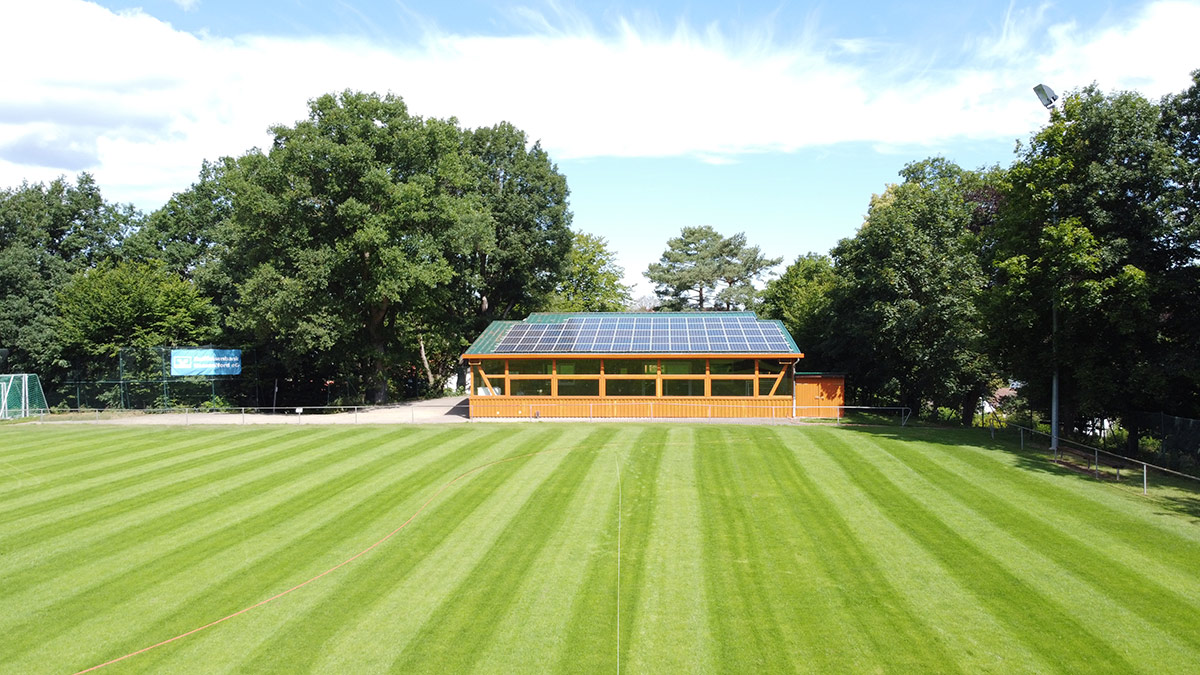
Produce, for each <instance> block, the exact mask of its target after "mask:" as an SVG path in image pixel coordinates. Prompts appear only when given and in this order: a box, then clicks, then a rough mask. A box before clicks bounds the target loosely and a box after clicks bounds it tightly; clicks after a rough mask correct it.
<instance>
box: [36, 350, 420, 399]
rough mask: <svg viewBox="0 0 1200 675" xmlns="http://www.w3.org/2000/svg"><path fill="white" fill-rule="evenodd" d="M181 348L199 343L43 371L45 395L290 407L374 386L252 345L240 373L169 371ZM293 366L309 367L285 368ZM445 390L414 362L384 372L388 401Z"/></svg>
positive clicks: (359, 375)
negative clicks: (52, 373)
mask: <svg viewBox="0 0 1200 675" xmlns="http://www.w3.org/2000/svg"><path fill="white" fill-rule="evenodd" d="M179 349H197V347H192V346H188V347H172V346H162V347H127V348H124V349H121V350H120V351H119V352H118V353H117V354H116V355H115V356H112V357H96V358H91V359H87V360H86V361H80V362H79V363H74V364H72V367H70V368H69V369H68V370H67V371H66V372H65V373H63V374H60V375H56V376H54V377H45V376H43V380H42V381H43V386H44V387H45V390H46V398H47V400H48V401H49V403H50V406H51V407H53V408H55V409H81V408H87V409H93V408H99V409H105V410H153V409H163V408H201V407H206V408H243V407H245V408H274V407H280V408H288V407H295V406H308V407H313V406H362V405H365V404H366V403H367V396H366V393H367V392H368V391H370V390H371V387H370V386H369V385H368V383H367V377H366V375H365V371H363V372H350V373H336V372H335V373H327V372H322V368H321V366H320V364H303V363H302V364H299V365H297V364H291V366H290V367H289V365H288V364H284V363H283V362H281V361H280V360H279V359H278V358H277V357H275V356H273V355H272V354H270V352H269V350H261V351H260V350H258V349H254V348H246V349H242V350H241V352H242V358H241V373H240V374H238V375H199V376H196V375H189V376H179V375H172V374H171V353H172V351H173V350H179ZM202 349H213V350H217V351H219V350H221V349H224V348H214V347H203V348H202ZM295 371H300V372H306V373H312V374H310V375H305V376H302V377H296V376H294V375H291V374H290V373H291V372H295ZM442 391H443V388H442V387H441V386H437V387H431V386H430V385H429V383H428V381H427V379H426V378H425V376H424V373H423V372H420V371H419V370H418V369H416V368H415V367H413V368H395V369H393V371H392V372H390V373H389V377H388V400H391V401H405V400H413V399H421V398H427V397H429V396H436V395H440V394H441V393H442Z"/></svg>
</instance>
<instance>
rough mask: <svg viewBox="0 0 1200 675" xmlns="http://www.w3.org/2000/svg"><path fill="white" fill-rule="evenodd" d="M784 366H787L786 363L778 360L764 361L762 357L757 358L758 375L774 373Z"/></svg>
mask: <svg viewBox="0 0 1200 675" xmlns="http://www.w3.org/2000/svg"><path fill="white" fill-rule="evenodd" d="M784 368H787V364H786V363H780V362H778V361H766V360H764V359H759V360H758V373H759V375H774V374H776V373H778V372H779V371H781V370H783V369H784Z"/></svg>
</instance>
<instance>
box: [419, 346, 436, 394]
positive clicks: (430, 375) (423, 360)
mask: <svg viewBox="0 0 1200 675" xmlns="http://www.w3.org/2000/svg"><path fill="white" fill-rule="evenodd" d="M417 347H419V348H420V350H421V364H422V365H424V366H425V379H427V380H429V388H430V389H433V385H434V377H433V369H431V368H430V367H429V357H427V356H425V336H424V335H417Z"/></svg>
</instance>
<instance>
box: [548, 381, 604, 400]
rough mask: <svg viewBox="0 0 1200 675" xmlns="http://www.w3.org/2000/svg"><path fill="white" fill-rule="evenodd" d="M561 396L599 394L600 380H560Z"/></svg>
mask: <svg viewBox="0 0 1200 675" xmlns="http://www.w3.org/2000/svg"><path fill="white" fill-rule="evenodd" d="M558 395H559V396H599V395H600V380H598V379H596V380H559V381H558Z"/></svg>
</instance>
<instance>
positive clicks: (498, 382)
mask: <svg viewBox="0 0 1200 675" xmlns="http://www.w3.org/2000/svg"><path fill="white" fill-rule="evenodd" d="M488 382H491V383H492V388H491V389H490V390H489V389H488V387H487V385H486V384H484V382H483V378H482V377H481V378H479V379H477V380H475V381H474V382H473V383H472V386H473V387H475V395H476V396H503V395H504V376H503V375H501V376H500V377H496V376H495V375H488Z"/></svg>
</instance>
